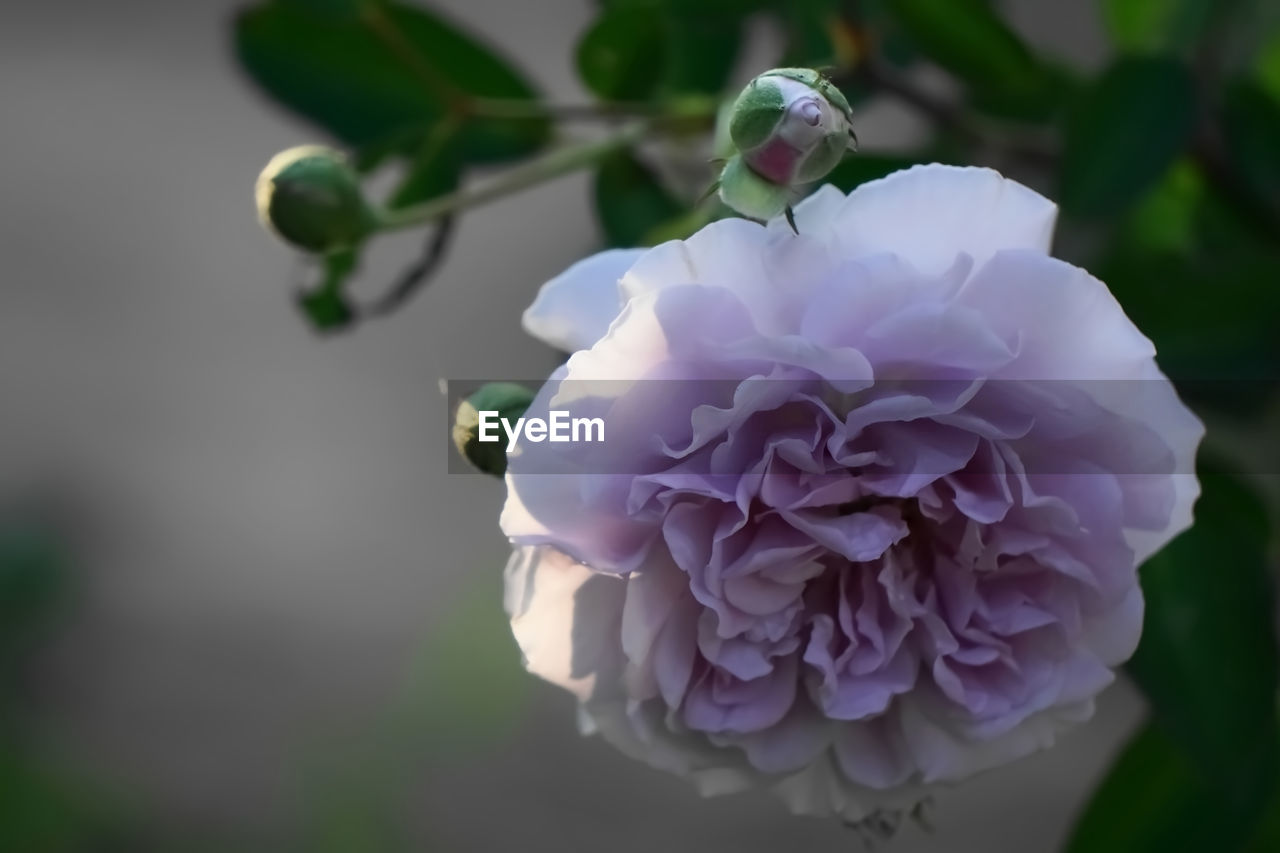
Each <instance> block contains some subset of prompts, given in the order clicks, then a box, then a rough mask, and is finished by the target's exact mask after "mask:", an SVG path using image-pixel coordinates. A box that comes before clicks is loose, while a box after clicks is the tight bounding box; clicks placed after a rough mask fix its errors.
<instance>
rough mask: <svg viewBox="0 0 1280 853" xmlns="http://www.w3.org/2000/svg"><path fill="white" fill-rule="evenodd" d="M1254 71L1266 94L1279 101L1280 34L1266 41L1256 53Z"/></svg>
mask: <svg viewBox="0 0 1280 853" xmlns="http://www.w3.org/2000/svg"><path fill="white" fill-rule="evenodd" d="M1254 71H1255V72H1256V74H1257V77H1258V83H1259V84H1260V85H1261V86H1262V88H1263V89H1264V90H1266V92H1267V94H1269V95H1270V96H1271V97H1273V98H1276V99H1280V32H1278V33H1276V34H1275V35H1273V36H1272V37H1271V38H1270V39H1268V40H1267V41H1266V43H1265V44H1263V46H1262V48H1261V49H1260V50H1259V51H1258V58H1257V60H1255V63H1254Z"/></svg>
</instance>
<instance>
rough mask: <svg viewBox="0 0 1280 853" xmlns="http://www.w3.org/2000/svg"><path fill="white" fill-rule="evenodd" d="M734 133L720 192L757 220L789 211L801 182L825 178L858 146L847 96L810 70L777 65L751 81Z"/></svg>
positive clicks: (736, 112)
mask: <svg viewBox="0 0 1280 853" xmlns="http://www.w3.org/2000/svg"><path fill="white" fill-rule="evenodd" d="M729 136H730V139H731V140H732V142H733V147H734V148H735V149H736V150H737V153H736V154H735V155H734V156H732V157H730V158H729V160H728V162H727V163H726V165H725V169H724V172H723V173H722V174H721V176H720V198H721V200H723V201H724V203H725V204H726V205H728V206H729V207H731V208H733V209H734V210H736V211H738V212H739V213H741V214H743V215H744V216H749V217H752V218H754V219H770V218H772V217H774V216H777V215H778V214H780V213H783V212H784V211H785V212H788V213H789V209H790V208H789V202H790V199H791V198H792V197H793V195H794V191H795V189H796V188H797V187H798V186H800V185H803V184H808V183H812V182H813V181H817V180H820V179H821V178H824V177H826V176H827V175H828V174H829V173H830V172H831V170H832V169H834V168H835V167H836V166H837V165H838V164H839V163H840V160H841V158H842V157H844V154H845V152H846V151H848V150H849V149H851V148H856V147H857V137H856V136H855V135H854V132H853V124H852V116H851V113H850V109H849V102H848V100H846V99H845V97H844V95H843V94H842V93H841V92H840V90H839V89H837V88H836V87H835V86H834V85H833V84H832V83H831V81H829V80H827V79H826V78H825V77H823V76H822V75H821V74H819V73H818V72H817V71H813V70H811V69H807V68H775V69H774V70H772V71H766V72H765V73H764V74H761V75H760V76H758V77H756V78H755V79H754V80H752V81H751V82H750V83H748V84H747V87H746V88H745V89H743V90H742V94H740V95H739V96H738V99H737V100H736V101H735V102H734V105H733V110H732V114H731V116H730V118H729Z"/></svg>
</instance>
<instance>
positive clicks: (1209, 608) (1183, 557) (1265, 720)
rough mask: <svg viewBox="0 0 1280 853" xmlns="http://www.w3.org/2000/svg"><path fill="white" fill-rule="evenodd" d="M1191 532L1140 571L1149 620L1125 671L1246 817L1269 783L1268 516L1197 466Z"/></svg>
mask: <svg viewBox="0 0 1280 853" xmlns="http://www.w3.org/2000/svg"><path fill="white" fill-rule="evenodd" d="M1199 473H1200V481H1201V486H1202V488H1203V494H1202V496H1201V498H1200V500H1199V502H1198V503H1197V505H1196V510H1195V515H1196V523H1195V525H1194V526H1193V527H1192V528H1191V529H1190V530H1188V531H1186V532H1185V533H1183V534H1182V535H1181V536H1179V537H1178V538H1177V539H1175V540H1174V541H1173V542H1172V543H1170V544H1169V545H1168V546H1167V547H1165V548H1164V549H1163V550H1162V551H1160V552H1159V553H1157V554H1156V555H1155V556H1153V557H1152V558H1151V559H1150V560H1148V561H1147V563H1146V564H1145V565H1144V566H1143V567H1142V569H1141V579H1142V587H1143V591H1144V593H1145V595H1146V601H1147V611H1146V621H1145V626H1144V629H1143V635H1142V642H1141V644H1140V645H1139V647H1138V650H1137V652H1136V653H1135V655H1134V657H1133V659H1132V660H1131V661H1130V662H1129V666H1128V668H1129V671H1130V672H1131V673H1132V674H1133V676H1134V677H1135V678H1136V679H1137V681H1138V684H1139V685H1140V686H1141V687H1142V690H1143V692H1144V693H1146V695H1147V698H1148V699H1149V700H1150V701H1151V704H1152V706H1153V709H1154V713H1155V718H1156V720H1157V721H1158V722H1159V723H1160V724H1161V725H1162V726H1163V727H1164V729H1165V730H1166V731H1167V732H1168V733H1169V734H1170V736H1171V737H1172V738H1173V739H1174V740H1175V741H1176V742H1177V743H1178V745H1179V746H1180V748H1181V749H1183V750H1184V751H1185V753H1186V755H1187V757H1188V760H1189V761H1190V762H1191V764H1192V766H1193V767H1194V768H1195V770H1196V773H1197V774H1198V775H1200V776H1202V777H1203V778H1205V779H1206V780H1207V781H1208V784H1210V785H1212V786H1213V787H1214V789H1215V790H1216V791H1217V792H1218V794H1219V796H1220V799H1221V801H1222V804H1223V807H1224V808H1226V809H1228V810H1229V811H1230V812H1231V813H1233V814H1235V815H1237V816H1238V817H1239V818H1240V819H1244V818H1245V817H1247V816H1249V815H1256V814H1257V813H1258V812H1259V811H1260V809H1261V808H1262V807H1263V805H1264V804H1265V797H1266V795H1267V792H1268V791H1269V790H1270V786H1271V784H1272V783H1273V782H1274V780H1275V777H1276V767H1277V755H1278V754H1280V747H1278V745H1277V731H1276V690H1277V669H1278V667H1277V655H1276V642H1275V633H1274V625H1273V622H1272V617H1273V614H1272V611H1273V608H1274V602H1275V597H1274V594H1273V592H1274V591H1273V589H1272V585H1271V578H1270V574H1269V566H1268V564H1267V548H1268V545H1269V534H1270V531H1269V529H1268V517H1267V511H1266V508H1265V506H1264V505H1263V504H1262V503H1261V501H1260V499H1259V498H1258V496H1257V495H1256V494H1255V493H1254V492H1253V491H1252V490H1251V489H1249V488H1248V487H1246V486H1245V485H1244V484H1243V483H1242V482H1241V481H1240V480H1238V479H1237V478H1236V477H1235V476H1233V475H1229V474H1226V473H1223V472H1221V471H1219V470H1217V469H1216V467H1214V466H1213V465H1206V464H1202V465H1201V466H1200V471H1199Z"/></svg>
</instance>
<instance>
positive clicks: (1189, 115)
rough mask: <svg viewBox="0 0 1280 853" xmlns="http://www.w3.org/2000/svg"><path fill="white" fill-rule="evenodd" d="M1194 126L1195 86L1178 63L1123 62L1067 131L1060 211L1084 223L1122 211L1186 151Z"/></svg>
mask: <svg viewBox="0 0 1280 853" xmlns="http://www.w3.org/2000/svg"><path fill="white" fill-rule="evenodd" d="M1194 123H1195V91H1194V83H1193V80H1192V77H1191V74H1190V72H1188V71H1187V69H1186V68H1185V67H1184V66H1183V65H1182V64H1181V63H1178V62H1176V61H1174V60H1171V59H1161V58H1155V57H1151V58H1142V57H1138V58H1134V57H1129V58H1124V59H1121V60H1119V61H1118V62H1117V63H1116V64H1115V65H1113V66H1112V67H1111V68H1110V69H1108V70H1107V72H1106V73H1105V74H1103V76H1102V78H1101V79H1100V80H1098V81H1097V83H1096V84H1094V86H1093V87H1092V88H1091V89H1090V90H1089V91H1087V92H1086V93H1085V94H1084V96H1083V99H1082V102H1081V104H1080V105H1079V107H1078V109H1077V110H1076V112H1075V114H1074V115H1073V116H1072V118H1071V122H1070V124H1069V126H1068V128H1067V147H1066V153H1065V155H1064V159H1063V165H1062V176H1061V180H1062V186H1061V192H1060V199H1061V201H1062V207H1063V210H1065V211H1067V212H1068V213H1071V214H1074V215H1076V216H1080V217H1092V216H1105V215H1109V214H1114V213H1117V212H1119V211H1121V210H1123V209H1124V208H1125V207H1127V206H1128V205H1130V204H1132V203H1133V202H1134V201H1136V200H1137V199H1138V198H1139V197H1141V196H1142V195H1143V193H1145V192H1146V191H1147V190H1149V189H1150V188H1151V187H1153V186H1154V185H1155V184H1156V183H1158V182H1159V180H1160V178H1161V177H1162V176H1163V175H1164V174H1165V172H1166V171H1167V170H1168V169H1169V167H1170V166H1171V165H1172V164H1173V162H1174V160H1175V159H1177V157H1178V155H1179V154H1180V153H1182V151H1183V150H1185V149H1186V147H1187V144H1188V142H1189V140H1190V137H1191V133H1192V130H1193V128H1194Z"/></svg>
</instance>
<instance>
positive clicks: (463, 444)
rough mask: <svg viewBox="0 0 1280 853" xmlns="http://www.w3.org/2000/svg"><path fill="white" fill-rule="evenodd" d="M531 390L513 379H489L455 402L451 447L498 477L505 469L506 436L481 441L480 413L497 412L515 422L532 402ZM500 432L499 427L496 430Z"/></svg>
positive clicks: (474, 464)
mask: <svg viewBox="0 0 1280 853" xmlns="http://www.w3.org/2000/svg"><path fill="white" fill-rule="evenodd" d="M533 396H534V394H533V391H531V390H529V389H528V388H526V387H524V386H523V385H517V384H515V383H514V382H489V383H487V384H485V385H482V386H480V389H479V390H478V391H476V392H475V393H474V394H472V395H471V396H470V397H468V398H467V399H465V400H463V401H462V402H461V403H460V404H459V405H458V411H457V412H456V413H455V415H454V418H453V446H454V447H456V448H457V449H458V452H459V453H460V454H462V457H463V458H464V459H466V460H467V461H468V462H470V463H471V464H472V465H473V466H475V467H476V468H477V469H479V470H480V471H483V472H484V473H486V474H492V475H494V476H495V477H501V476H502V475H503V474H505V473H506V472H507V436H506V435H505V434H502V435H499V436H498V438H499V440H498V441H481V440H480V413H481V412H497V413H498V417H499V418H505V419H506V420H507V421H508V422H510V423H515V422H516V420H517V419H519V418H520V417H521V416H522V415H523V414H524V413H525V410H526V409H528V408H529V404H530V403H532V402H533ZM499 432H501V429H499Z"/></svg>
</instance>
